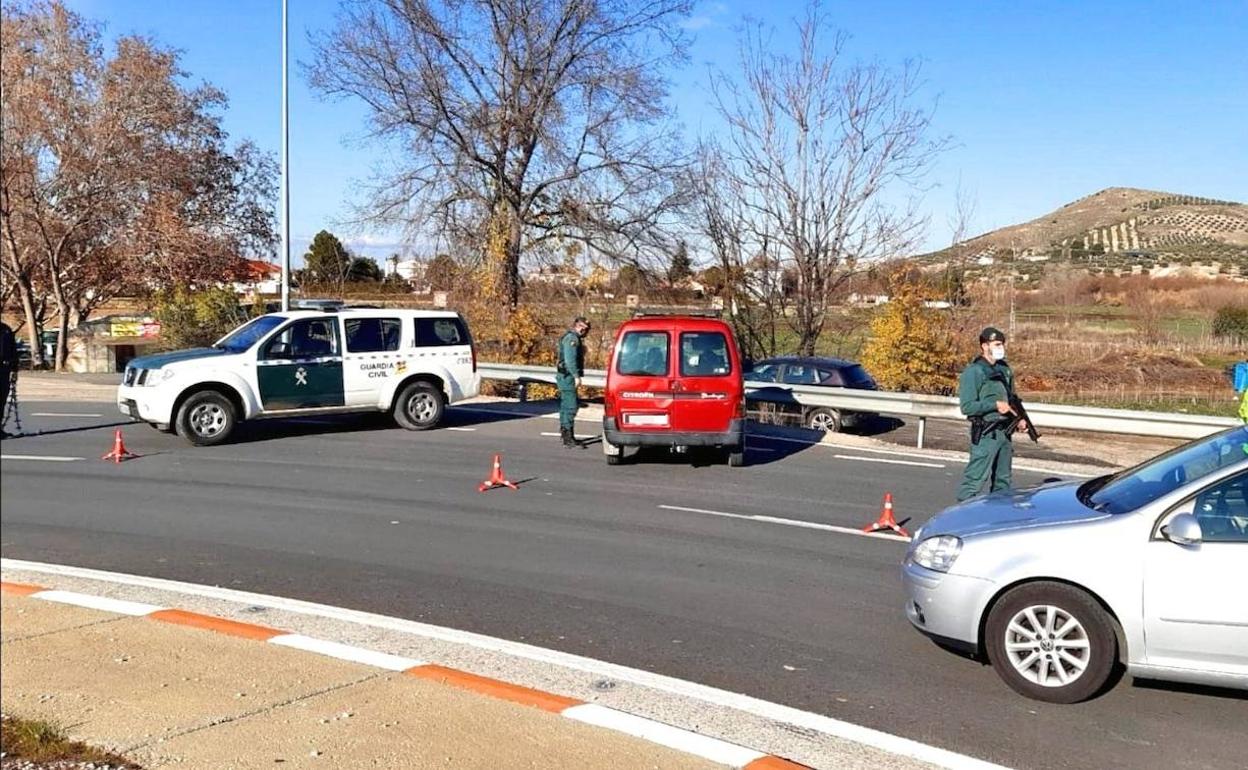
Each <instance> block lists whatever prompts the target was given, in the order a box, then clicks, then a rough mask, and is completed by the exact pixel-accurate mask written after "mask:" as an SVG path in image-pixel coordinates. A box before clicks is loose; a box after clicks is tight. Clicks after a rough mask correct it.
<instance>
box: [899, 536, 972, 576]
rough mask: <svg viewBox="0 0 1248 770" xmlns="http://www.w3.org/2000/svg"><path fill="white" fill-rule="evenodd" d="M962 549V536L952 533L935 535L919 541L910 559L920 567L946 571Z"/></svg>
mask: <svg viewBox="0 0 1248 770" xmlns="http://www.w3.org/2000/svg"><path fill="white" fill-rule="evenodd" d="M961 551H962V538H960V537H954V536H953V535H937V536H936V537H929V538H928V539H926V540H924V541H923V542H921V543H919V545H918V547H917V548H915V549H914V553H913V554H911V556H910V559H911V560H912V561H913V562H914V563H915V564H917V565H919V566H920V567H926V568H927V569H930V570H935V571H936V572H948V571H949V568H950V567H952V566H953V562H954V561H955V560H956V559H957V558H958V554H959V553H960V552H961Z"/></svg>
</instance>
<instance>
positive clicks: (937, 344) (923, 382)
mask: <svg viewBox="0 0 1248 770" xmlns="http://www.w3.org/2000/svg"><path fill="white" fill-rule="evenodd" d="M889 288H890V298H889V302H888V304H887V305H885V307H884V309H883V310H882V311H881V312H880V313H879V315H877V316H876V317H875V318H874V319H873V320H872V321H871V337H870V339H869V340H868V341H867V344H866V347H865V348H864V350H863V360H862V363H863V365H864V366H865V367H866V368H867V370H868V371H869V372H871V374H872V376H874V377H875V379H876V381H877V382H878V383H879V384H880V387H882V388H884V389H885V390H899V391H910V392H915V393H949V392H951V391H952V390H953V387H954V385H955V383H956V382H957V367H958V364H959V363H960V359H959V357H958V352H957V348H956V346H955V345H954V342H953V339H952V336H951V333H950V328H949V323H948V319H947V318H946V311H943V310H939V309H936V308H930V307H927V305H926V303H927V301H928V300H929V299H930V297H929V294H930V290H929V288H928V287H927V286H926V285H925V284H923V283H922V282H920V281H918V280H915V279H914V278H913V277H912V276H908V275H907V274H906V273H905V272H904V271H901V270H899V271H897V272H895V273H894V274H893V275H892V277H891V278H890V281H889Z"/></svg>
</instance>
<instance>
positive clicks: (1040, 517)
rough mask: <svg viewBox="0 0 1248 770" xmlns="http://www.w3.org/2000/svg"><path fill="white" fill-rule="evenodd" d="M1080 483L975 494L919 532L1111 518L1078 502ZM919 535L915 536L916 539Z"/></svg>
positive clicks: (960, 532) (967, 532) (958, 532)
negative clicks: (975, 495)
mask: <svg viewBox="0 0 1248 770" xmlns="http://www.w3.org/2000/svg"><path fill="white" fill-rule="evenodd" d="M1081 483H1082V482H1078V481H1063V482H1057V483H1053V484H1045V485H1043V486H1039V487H1033V488H1031V489H1020V490H1010V491H1008V492H996V493H993V494H990V495H983V496H981V497H976V498H972V499H970V500H967V501H966V502H964V503H959V504H957V505H955V506H953V507H951V508H946V509H945V510H943V511H941V512H940V513H938V514H936V515H935V516H934V517H932V519H931V520H930V521H928V522H927V523H926V524H924V525H923V527H922V530H921V532H920V535H919V536H920V537H921V538H923V539H926V538H928V537H932V536H934V535H955V536H957V537H961V538H966V537H973V536H975V535H986V534H989V533H992V532H1003V531H1008V530H1014V529H1031V528H1035V527H1052V526H1057V525H1060V524H1074V523H1077V522H1084V521H1096V520H1099V519H1106V518H1109V514H1107V513H1102V512H1099V511H1094V510H1092V509H1091V508H1088V507H1087V506H1085V505H1084V504H1083V503H1081V502H1079V498H1078V497H1077V493H1078V491H1079V486H1080V484H1081ZM918 539H919V538H915V540H916V542H917V541H918Z"/></svg>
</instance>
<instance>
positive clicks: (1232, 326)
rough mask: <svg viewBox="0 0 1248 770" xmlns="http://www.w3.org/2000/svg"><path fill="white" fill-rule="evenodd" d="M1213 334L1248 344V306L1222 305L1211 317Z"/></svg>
mask: <svg viewBox="0 0 1248 770" xmlns="http://www.w3.org/2000/svg"><path fill="white" fill-rule="evenodd" d="M1213 334H1214V336H1215V337H1226V338H1228V339H1231V340H1234V341H1235V342H1248V305H1223V306H1222V307H1220V308H1218V312H1217V313H1215V314H1214V316H1213Z"/></svg>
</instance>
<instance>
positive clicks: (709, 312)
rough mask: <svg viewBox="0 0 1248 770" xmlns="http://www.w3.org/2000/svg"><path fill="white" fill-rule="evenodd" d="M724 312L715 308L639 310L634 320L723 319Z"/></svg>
mask: <svg viewBox="0 0 1248 770" xmlns="http://www.w3.org/2000/svg"><path fill="white" fill-rule="evenodd" d="M723 315H724V311H722V310H717V309H715V308H691V309H688V310H674V309H671V308H638V309H637V310H634V311H633V318H653V317H661V316H693V317H695V318H722V317H723Z"/></svg>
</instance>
